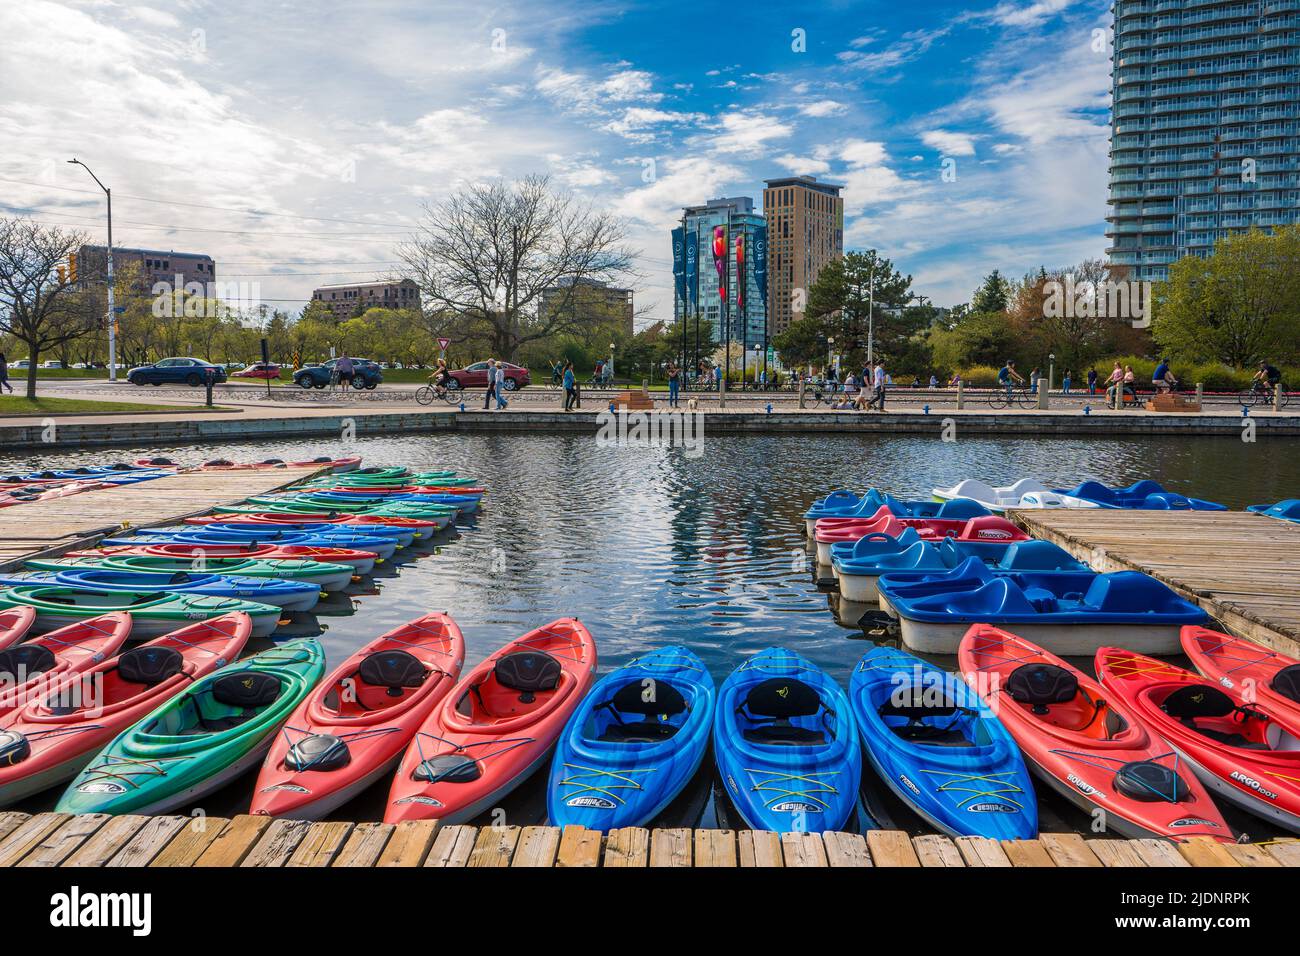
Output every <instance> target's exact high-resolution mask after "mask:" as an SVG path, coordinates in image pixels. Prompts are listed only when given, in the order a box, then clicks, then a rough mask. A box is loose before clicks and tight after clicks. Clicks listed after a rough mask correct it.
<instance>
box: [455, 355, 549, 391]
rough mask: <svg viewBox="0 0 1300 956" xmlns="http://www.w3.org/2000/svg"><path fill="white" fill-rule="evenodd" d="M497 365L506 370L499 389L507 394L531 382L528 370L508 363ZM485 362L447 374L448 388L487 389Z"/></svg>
mask: <svg viewBox="0 0 1300 956" xmlns="http://www.w3.org/2000/svg"><path fill="white" fill-rule="evenodd" d="M497 365H499V366H501V367H503V368H504V369H505V370H506V377H505V381H504V382H502V383H501V387H502V388H504V389H505V390H506V391H507V392H513V391H514V390H515V389H517V388H523V387H524V386H525V385H528V384H530V383H531V382H532V379H531V378H530V377H529V375H528V369H526V368H524V367H523V366H522V365H512V364H511V363H509V362H498V363H497ZM487 367H488V365H487V362H475V363H474V364H473V365H470V366H469V367H467V368H462V369H456V370H455V371H452V372H448V373H447V374H448V375H450V376H451V380H450V381H449V382H447V387H448V388H487Z"/></svg>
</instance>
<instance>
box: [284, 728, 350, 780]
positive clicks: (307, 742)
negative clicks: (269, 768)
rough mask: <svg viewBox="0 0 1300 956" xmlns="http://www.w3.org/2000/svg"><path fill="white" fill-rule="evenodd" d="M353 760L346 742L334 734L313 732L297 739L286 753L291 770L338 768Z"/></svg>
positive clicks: (287, 763) (288, 766) (285, 759)
mask: <svg viewBox="0 0 1300 956" xmlns="http://www.w3.org/2000/svg"><path fill="white" fill-rule="evenodd" d="M351 762H352V753H351V751H349V750H348V745H347V743H346V742H344V741H342V740H340V739H339V738H338V737H335V736H334V735H333V734H311V735H309V736H307V737H303V738H302V739H301V740H298V741H295V742H294V744H293V745H292V746H291V747H290V748H289V752H288V753H286V754H285V755H284V765H285V766H286V767H287V768H288V769H290V770H318V771H322V772H323V771H326V770H338V769H339V768H340V767H346V766H347V765H348V764H349V763H351Z"/></svg>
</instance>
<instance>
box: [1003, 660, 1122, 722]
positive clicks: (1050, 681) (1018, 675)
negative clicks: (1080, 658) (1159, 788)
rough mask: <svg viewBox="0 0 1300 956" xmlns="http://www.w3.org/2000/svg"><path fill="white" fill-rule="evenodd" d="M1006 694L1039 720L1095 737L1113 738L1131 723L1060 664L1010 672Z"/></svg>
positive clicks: (1038, 665) (1032, 664)
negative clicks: (1090, 691) (1089, 690)
mask: <svg viewBox="0 0 1300 956" xmlns="http://www.w3.org/2000/svg"><path fill="white" fill-rule="evenodd" d="M1003 689H1004V690H1005V691H1006V695H1007V696H1008V697H1010V698H1011V699H1012V700H1013V701H1015V702H1016V703H1017V704H1019V705H1020V706H1021V707H1022V708H1023V709H1025V710H1027V711H1029V712H1030V713H1031V714H1032V715H1033V717H1034V719H1035V720H1038V721H1040V722H1042V723H1044V724H1048V725H1050V726H1052V727H1055V728H1057V729H1058V730H1064V731H1068V732H1070V733H1073V734H1082V735H1084V736H1087V737H1091V738H1093V739H1095V740H1113V739H1114V738H1115V737H1118V736H1119V735H1120V734H1122V733H1124V732H1125V731H1126V730H1128V728H1129V723H1128V721H1127V720H1125V719H1124V717H1123V716H1122V715H1121V714H1120V713H1119V712H1118V711H1116V710H1114V709H1113V708H1112V707H1111V706H1110V705H1109V704H1107V702H1106V701H1105V700H1104V699H1103V698H1101V697H1100V696H1097V695H1094V694H1089V693H1088V691H1087V690H1086V689H1085V688H1084V687H1083V685H1082V684H1081V683H1080V682H1079V678H1078V677H1077V676H1076V674H1075V673H1074V672H1073V671H1070V670H1068V669H1067V668H1064V667H1059V666H1057V665H1056V664H1047V663H1031V664H1022V665H1020V666H1019V667H1017V668H1016V669H1015V670H1013V671H1012V672H1011V673H1010V674H1008V675H1007V680H1006V684H1005V685H1003Z"/></svg>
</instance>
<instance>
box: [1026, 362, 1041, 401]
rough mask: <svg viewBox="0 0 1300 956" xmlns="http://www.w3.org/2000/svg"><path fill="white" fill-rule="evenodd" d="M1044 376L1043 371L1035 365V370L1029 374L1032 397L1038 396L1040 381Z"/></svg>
mask: <svg viewBox="0 0 1300 956" xmlns="http://www.w3.org/2000/svg"><path fill="white" fill-rule="evenodd" d="M1042 374H1043V373H1042V371H1041V370H1040V369H1039V368H1038V366H1037V365H1035V366H1034V370H1033V371H1032V372H1030V373H1029V394H1030V395H1037V394H1038V379H1039V377H1040V376H1041V375H1042Z"/></svg>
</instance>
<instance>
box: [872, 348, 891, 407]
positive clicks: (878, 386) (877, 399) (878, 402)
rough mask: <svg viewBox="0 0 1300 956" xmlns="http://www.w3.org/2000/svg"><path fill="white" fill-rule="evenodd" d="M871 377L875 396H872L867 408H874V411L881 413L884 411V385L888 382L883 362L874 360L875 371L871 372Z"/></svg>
mask: <svg viewBox="0 0 1300 956" xmlns="http://www.w3.org/2000/svg"><path fill="white" fill-rule="evenodd" d="M871 377H872V382H873V384H874V386H875V390H876V394H875V395H874V396H872V399H871V402H870V403H869V404H868V406H867V407H868V408H871V407H874V408H875V409H876V411H878V412H883V411H884V410H885V383H886V382H888V381H889V377H888V376H887V375H886V374H885V363H884V361H883V360H881V359H877V360H876V368H875V371H874V372H872V375H871Z"/></svg>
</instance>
